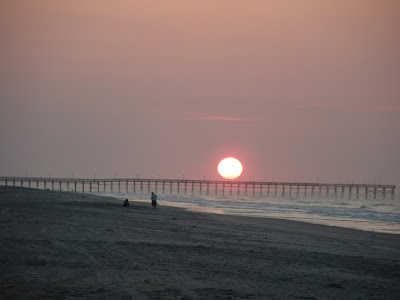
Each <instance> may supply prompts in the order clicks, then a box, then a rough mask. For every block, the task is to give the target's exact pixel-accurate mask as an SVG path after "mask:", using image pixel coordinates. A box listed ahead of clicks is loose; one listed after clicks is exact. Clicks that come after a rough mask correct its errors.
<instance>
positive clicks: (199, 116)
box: [185, 111, 253, 122]
mask: <svg viewBox="0 0 400 300" xmlns="http://www.w3.org/2000/svg"><path fill="white" fill-rule="evenodd" d="M185 116H186V117H185V119H186V120H188V121H221V122H253V120H251V119H249V118H241V117H232V116H221V115H209V114H206V113H201V112H194V111H186V112H185Z"/></svg>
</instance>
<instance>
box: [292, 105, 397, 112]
mask: <svg viewBox="0 0 400 300" xmlns="http://www.w3.org/2000/svg"><path fill="white" fill-rule="evenodd" d="M296 108H299V109H329V110H339V111H352V112H396V113H397V112H400V105H384V104H317V103H315V104H302V105H296Z"/></svg>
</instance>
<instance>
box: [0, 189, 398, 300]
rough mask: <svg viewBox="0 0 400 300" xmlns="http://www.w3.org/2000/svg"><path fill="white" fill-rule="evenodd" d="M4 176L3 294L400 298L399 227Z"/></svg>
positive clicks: (0, 196) (0, 198)
mask: <svg viewBox="0 0 400 300" xmlns="http://www.w3.org/2000/svg"><path fill="white" fill-rule="evenodd" d="M159 198H160V200H159V204H161V205H158V209H157V210H156V211H153V210H152V208H151V204H150V200H149V203H148V204H147V203H142V202H136V203H135V202H133V201H131V202H130V204H131V205H130V207H129V208H126V207H123V206H122V203H123V201H120V200H116V199H114V198H107V197H100V196H95V195H89V194H77V193H65V192H52V191H39V190H33V189H27V188H14V187H7V188H6V187H0V211H1V214H0V222H1V227H0V239H1V243H0V245H1V246H0V258H1V265H0V287H1V288H0V291H1V292H0V299H400V285H399V282H400V235H392V234H383V233H372V232H367V231H357V230H352V229H345V228H339V227H329V226H323V225H314V224H307V223H301V222H294V221H286V220H277V219H267V218H254V217H240V216H229V215H220V214H210V213H200V212H191V211H186V210H183V209H179V208H172V207H167V206H163V205H162V196H161V197H159Z"/></svg>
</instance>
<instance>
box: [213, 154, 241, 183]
mask: <svg viewBox="0 0 400 300" xmlns="http://www.w3.org/2000/svg"><path fill="white" fill-rule="evenodd" d="M242 171H243V167H242V164H241V163H240V161H238V160H237V159H236V158H233V157H228V158H224V159H223V160H221V162H220V163H219V165H218V173H219V175H221V176H222V177H224V178H225V179H235V178H238V177H239V176H240V174H242Z"/></svg>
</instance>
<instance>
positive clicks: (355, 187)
mask: <svg viewBox="0 0 400 300" xmlns="http://www.w3.org/2000/svg"><path fill="white" fill-rule="evenodd" d="M0 185H3V186H20V187H29V188H36V189H45V190H47V189H50V190H55V191H72V192H84V193H96V192H97V193H137V194H143V193H150V192H151V191H155V192H156V193H162V194H167V193H169V194H200V195H201V194H205V195H209V194H214V195H234V194H237V195H249V196H251V195H253V196H266V197H274V196H281V197H287V196H288V197H294V198H299V197H304V198H306V197H327V198H328V197H329V198H342V199H344V198H348V199H353V198H356V199H360V198H365V199H387V198H389V199H394V198H395V188H396V186H395V185H384V184H354V183H351V184H346V183H307V182H267V181H236V180H235V181H232V180H191V179H141V178H111V179H110V178H102V179H98V178H94V179H89V178H53V177H0Z"/></svg>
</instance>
